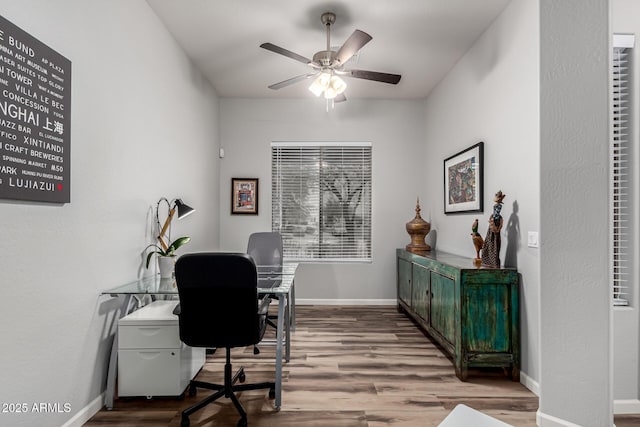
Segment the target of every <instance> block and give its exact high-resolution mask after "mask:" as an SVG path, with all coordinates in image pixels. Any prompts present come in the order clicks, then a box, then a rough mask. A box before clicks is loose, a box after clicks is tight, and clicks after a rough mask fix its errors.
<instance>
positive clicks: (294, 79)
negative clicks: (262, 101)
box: [269, 73, 317, 90]
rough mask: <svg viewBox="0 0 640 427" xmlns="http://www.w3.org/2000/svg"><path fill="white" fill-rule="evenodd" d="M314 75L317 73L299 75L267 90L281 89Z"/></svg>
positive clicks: (275, 84)
mask: <svg viewBox="0 0 640 427" xmlns="http://www.w3.org/2000/svg"><path fill="white" fill-rule="evenodd" d="M316 74H317V73H308V74H301V75H299V76H295V77H291V78H290V79H287V80H283V81H281V82H280V83H274V84H272V85H271V86H269V89H273V90H278V89H282V88H283V87H286V86H289V85H292V84H294V83H298V82H301V81H302V80H306V79H309V78H311V77H314V76H315V75H316Z"/></svg>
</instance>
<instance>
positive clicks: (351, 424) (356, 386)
mask: <svg viewBox="0 0 640 427" xmlns="http://www.w3.org/2000/svg"><path fill="white" fill-rule="evenodd" d="M297 316H298V317H297V329H296V332H295V333H294V334H293V336H292V340H291V342H292V347H291V361H290V362H289V363H285V365H284V367H283V390H282V408H281V410H280V411H276V410H275V409H274V408H273V400H269V399H268V396H267V392H266V390H257V391H245V392H243V393H241V394H240V402H241V403H242V405H243V406H244V408H245V410H246V411H247V413H248V419H249V425H250V426H278V427H299V426H305V427H307V426H310V427H324V426H326V427H365V426H368V427H378V426H407V427H415V426H437V425H438V424H439V423H440V422H441V421H442V420H443V419H444V418H445V417H446V416H447V415H448V413H449V412H450V411H451V410H452V409H453V408H454V407H455V406H456V405H457V404H459V403H463V404H465V405H467V406H470V407H472V408H475V409H478V410H480V411H483V412H485V413H487V414H489V415H491V416H493V417H495V418H498V419H500V420H502V421H504V422H506V423H508V424H511V425H514V426H518V427H520V426H522V427H528V426H535V425H536V423H535V418H536V416H535V414H536V411H537V409H538V398H537V397H536V396H535V395H534V394H533V393H531V392H530V391H529V390H527V389H526V388H525V387H524V386H522V385H521V384H520V383H517V382H512V381H511V380H509V379H508V378H507V377H505V376H503V374H502V372H501V371H499V372H489V371H481V372H480V371H471V372H470V377H469V380H468V381H467V382H461V381H459V380H458V378H457V377H456V376H455V373H454V370H453V366H452V364H451V361H450V360H449V359H447V358H446V357H445V356H444V355H443V353H442V352H441V351H440V350H439V349H438V348H437V347H436V346H435V345H434V344H433V343H432V342H431V341H430V340H429V339H428V338H427V337H425V335H423V334H422V333H421V332H420V331H419V330H418V329H417V327H416V326H415V325H414V324H413V323H412V322H411V321H410V320H409V319H407V318H406V317H405V316H404V315H402V314H399V313H398V312H397V310H396V309H395V307H386V306H357V307H345V306H298V307H297ZM260 350H261V354H260V355H258V356H254V355H253V352H252V348H240V349H234V350H233V351H232V362H233V363H234V368H237V367H238V366H240V365H242V366H244V367H245V371H246V375H247V382H259V381H269V380H272V378H273V369H274V365H273V356H274V353H275V348H274V347H273V346H268V345H262V346H260ZM223 364H224V352H223V351H218V352H216V353H215V354H213V355H209V356H208V357H207V362H206V364H205V366H204V367H203V369H202V371H201V372H200V373H199V374H198V377H197V378H198V379H199V380H203V381H211V382H220V381H221V380H222V371H223ZM208 393H210V392H208V391H206V390H198V393H197V395H196V396H195V397H183V398H182V399H179V398H154V399H151V400H147V399H146V398H120V399H117V400H116V402H115V407H114V409H113V410H111V411H107V410H104V409H103V410H101V411H100V412H99V413H97V414H96V415H95V416H94V417H93V418H92V419H91V420H89V421H88V422H87V423H86V424H85V426H89V427H93V426H119V427H125V426H126V427H128V426H131V427H134V426H135V427H140V426H168V427H178V426H180V411H182V410H183V409H184V408H186V407H188V406H190V405H192V404H193V403H195V402H197V401H199V400H200V399H202V398H203V397H205V396H206V395H208ZM190 419H191V426H194V427H211V426H235V425H236V423H237V421H238V419H239V417H238V415H237V413H236V411H235V408H234V407H233V404H232V403H231V401H230V400H229V399H221V400H218V401H217V402H216V403H214V404H211V405H209V406H207V407H206V408H203V409H202V410H200V411H199V412H197V413H195V414H193V415H192V416H191V417H190ZM638 421H640V418H634V416H630V417H627V418H625V419H623V418H620V419H618V418H616V423H617V426H618V427H626V426H631V425H636V426H637V425H638ZM627 422H628V423H627Z"/></svg>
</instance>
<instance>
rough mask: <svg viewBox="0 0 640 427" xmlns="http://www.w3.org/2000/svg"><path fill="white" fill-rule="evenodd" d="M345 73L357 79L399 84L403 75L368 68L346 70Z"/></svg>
mask: <svg viewBox="0 0 640 427" xmlns="http://www.w3.org/2000/svg"><path fill="white" fill-rule="evenodd" d="M345 74H346V75H347V76H350V77H355V78H357V79H366V80H374V81H376V82H382V83H390V84H392V85H395V84H398V82H399V81H400V79H401V78H402V76H401V75H400V74H389V73H379V72H377V71H367V70H345Z"/></svg>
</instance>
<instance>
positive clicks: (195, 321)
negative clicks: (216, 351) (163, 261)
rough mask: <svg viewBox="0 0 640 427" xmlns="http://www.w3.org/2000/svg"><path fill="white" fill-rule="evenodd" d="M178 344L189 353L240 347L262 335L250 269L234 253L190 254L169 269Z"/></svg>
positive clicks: (242, 257) (246, 260)
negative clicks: (198, 349)
mask: <svg viewBox="0 0 640 427" xmlns="http://www.w3.org/2000/svg"><path fill="white" fill-rule="evenodd" d="M175 274H176V285H177V287H178V294H179V297H180V314H179V315H178V319H179V320H178V324H179V329H180V339H181V340H182V341H183V342H184V343H185V344H187V345H189V346H192V347H211V348H213V347H241V346H247V345H252V344H256V343H258V342H259V341H260V339H261V337H262V334H263V333H264V319H261V316H260V315H259V314H258V290H257V272H256V266H255V263H254V262H253V260H252V259H251V257H250V256H248V255H247V254H238V253H193V254H185V255H182V256H181V257H180V258H178V261H177V262H176V268H175Z"/></svg>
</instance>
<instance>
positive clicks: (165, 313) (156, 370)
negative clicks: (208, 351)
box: [118, 300, 205, 397]
mask: <svg viewBox="0 0 640 427" xmlns="http://www.w3.org/2000/svg"><path fill="white" fill-rule="evenodd" d="M177 304H178V301H175V300H173V301H155V302H152V303H151V304H148V305H146V306H144V307H142V308H141V309H139V310H136V311H134V312H133V313H131V314H129V315H127V316H125V317H123V318H122V319H120V320H119V323H118V395H119V396H123V397H124V396H147V397H152V396H178V395H180V394H182V392H183V391H184V390H185V389H186V388H187V386H188V385H189V381H190V380H191V379H192V378H193V377H195V375H196V374H197V373H198V371H199V370H200V368H202V365H204V360H205V349H204V348H193V347H189V346H187V345H185V344H184V343H183V342H181V341H180V334H179V332H178V316H176V315H175V314H173V310H174V308H175V307H176V305H177Z"/></svg>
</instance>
